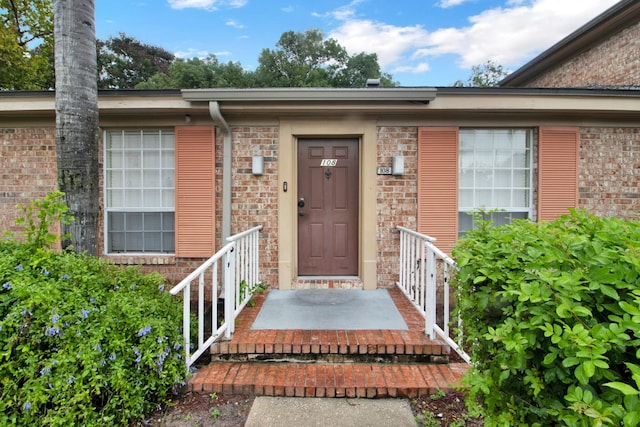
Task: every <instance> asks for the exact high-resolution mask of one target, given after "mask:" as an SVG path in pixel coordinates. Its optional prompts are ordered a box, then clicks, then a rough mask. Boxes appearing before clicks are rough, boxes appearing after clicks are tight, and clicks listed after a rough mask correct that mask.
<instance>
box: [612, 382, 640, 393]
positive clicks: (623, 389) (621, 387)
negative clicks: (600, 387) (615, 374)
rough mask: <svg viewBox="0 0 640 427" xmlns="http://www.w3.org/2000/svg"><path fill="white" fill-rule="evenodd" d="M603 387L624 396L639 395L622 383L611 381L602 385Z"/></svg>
mask: <svg viewBox="0 0 640 427" xmlns="http://www.w3.org/2000/svg"><path fill="white" fill-rule="evenodd" d="M604 385H605V386H607V387H610V388H612V389H615V390H618V391H619V392H621V393H622V394H624V395H625V396H629V395H635V394H640V391H638V390H636V389H635V388H633V387H631V386H630V385H629V384H625V383H623V382H619V381H613V382H608V383H604Z"/></svg>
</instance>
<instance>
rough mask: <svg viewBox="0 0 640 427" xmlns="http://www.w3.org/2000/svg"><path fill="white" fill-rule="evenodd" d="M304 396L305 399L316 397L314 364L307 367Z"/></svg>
mask: <svg viewBox="0 0 640 427" xmlns="http://www.w3.org/2000/svg"><path fill="white" fill-rule="evenodd" d="M304 395H305V397H315V396H316V366H315V365H314V364H309V365H307V375H306V377H305V387H304Z"/></svg>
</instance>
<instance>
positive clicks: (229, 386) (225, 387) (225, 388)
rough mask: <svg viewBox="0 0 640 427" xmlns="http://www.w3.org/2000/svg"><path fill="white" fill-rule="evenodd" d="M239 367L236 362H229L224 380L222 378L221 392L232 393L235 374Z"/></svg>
mask: <svg viewBox="0 0 640 427" xmlns="http://www.w3.org/2000/svg"><path fill="white" fill-rule="evenodd" d="M239 369H240V366H239V365H238V364H237V363H230V364H229V367H228V370H227V375H226V376H225V377H224V380H222V392H223V393H233V384H234V382H235V380H236V374H237V373H238V370H239Z"/></svg>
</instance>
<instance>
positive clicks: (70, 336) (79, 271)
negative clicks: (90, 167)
mask: <svg viewBox="0 0 640 427" xmlns="http://www.w3.org/2000/svg"><path fill="white" fill-rule="evenodd" d="M53 208H54V209H55V207H53ZM47 229H48V228H46V227H44V228H40V230H41V231H40V232H35V233H34V234H32V236H33V237H35V238H34V239H31V238H29V236H27V237H28V238H27V242H25V243H17V242H13V241H8V240H7V241H0V425H23V426H28V425H30V426H35V425H60V426H68V425H83V426H91V425H95V426H102V425H114V424H115V425H130V423H131V422H132V421H134V420H137V419H140V418H141V417H142V416H143V415H144V414H145V413H148V412H150V411H152V410H154V409H156V408H157V407H158V405H160V404H162V403H164V402H166V401H167V399H168V398H169V397H170V394H171V392H172V391H173V390H175V388H176V387H178V386H180V385H182V384H183V383H184V380H185V377H186V367H185V363H184V357H183V354H184V353H183V349H182V348H181V347H182V344H183V342H184V341H183V337H182V329H181V326H182V322H181V315H182V311H181V304H180V303H179V302H177V301H175V300H173V299H172V297H171V296H170V295H169V294H168V292H164V284H163V283H164V282H163V278H162V277H161V276H160V275H158V274H150V275H145V274H142V273H141V272H139V271H138V270H137V269H133V268H128V269H124V268H119V267H116V266H114V265H111V264H109V263H107V262H106V261H104V260H100V259H98V258H95V257H90V256H86V255H77V254H74V253H66V252H55V251H52V250H49V249H45V248H43V247H38V244H36V243H35V240H39V242H40V244H41V245H46V246H48V245H49V244H51V243H52V242H51V239H49V238H48V237H46V236H47V232H46V231H44V230H47ZM43 236H44V239H43V238H42V237H43Z"/></svg>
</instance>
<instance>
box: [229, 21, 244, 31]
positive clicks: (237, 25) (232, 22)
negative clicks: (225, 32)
mask: <svg viewBox="0 0 640 427" xmlns="http://www.w3.org/2000/svg"><path fill="white" fill-rule="evenodd" d="M225 25H226V26H227V27H233V28H238V29H242V28H244V25H242V24H241V23H239V22H237V21H236V20H234V19H228V20H227V22H225Z"/></svg>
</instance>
